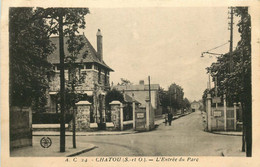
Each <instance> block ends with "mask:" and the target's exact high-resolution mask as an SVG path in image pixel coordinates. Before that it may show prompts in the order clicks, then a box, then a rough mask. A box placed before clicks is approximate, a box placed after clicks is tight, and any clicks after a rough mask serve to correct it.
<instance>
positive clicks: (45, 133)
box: [33, 130, 137, 136]
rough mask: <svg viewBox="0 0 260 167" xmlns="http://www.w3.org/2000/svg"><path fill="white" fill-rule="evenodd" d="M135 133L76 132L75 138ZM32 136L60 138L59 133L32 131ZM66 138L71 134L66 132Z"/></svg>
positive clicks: (128, 131) (129, 131) (126, 131)
mask: <svg viewBox="0 0 260 167" xmlns="http://www.w3.org/2000/svg"><path fill="white" fill-rule="evenodd" d="M133 133H137V131H134V130H125V131H95V132H76V135H77V136H104V135H126V134H133ZM33 136H60V132H59V131H33ZM66 136H72V132H70V131H66Z"/></svg>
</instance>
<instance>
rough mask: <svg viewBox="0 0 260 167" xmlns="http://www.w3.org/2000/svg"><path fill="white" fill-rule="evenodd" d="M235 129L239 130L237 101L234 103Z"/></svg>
mask: <svg viewBox="0 0 260 167" xmlns="http://www.w3.org/2000/svg"><path fill="white" fill-rule="evenodd" d="M234 130H237V103H234Z"/></svg>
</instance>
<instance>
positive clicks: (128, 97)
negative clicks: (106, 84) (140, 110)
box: [124, 94, 141, 104]
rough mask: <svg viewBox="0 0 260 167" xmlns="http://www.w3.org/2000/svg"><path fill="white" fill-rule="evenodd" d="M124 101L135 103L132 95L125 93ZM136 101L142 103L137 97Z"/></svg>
mask: <svg viewBox="0 0 260 167" xmlns="http://www.w3.org/2000/svg"><path fill="white" fill-rule="evenodd" d="M124 101H125V102H126V103H133V98H132V97H131V96H129V95H128V94H124ZM135 103H137V104H141V103H140V102H139V101H137V100H136V99H135Z"/></svg>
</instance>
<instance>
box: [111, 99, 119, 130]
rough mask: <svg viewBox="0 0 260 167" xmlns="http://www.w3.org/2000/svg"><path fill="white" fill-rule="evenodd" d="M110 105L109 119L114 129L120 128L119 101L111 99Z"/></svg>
mask: <svg viewBox="0 0 260 167" xmlns="http://www.w3.org/2000/svg"><path fill="white" fill-rule="evenodd" d="M110 105H111V121H112V122H113V124H114V128H113V129H114V130H120V127H121V124H120V102H119V101H113V102H112V103H110Z"/></svg>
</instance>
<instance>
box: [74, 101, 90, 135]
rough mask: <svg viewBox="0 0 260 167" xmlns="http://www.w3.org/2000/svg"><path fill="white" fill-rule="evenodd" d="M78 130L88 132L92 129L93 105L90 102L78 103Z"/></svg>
mask: <svg viewBox="0 0 260 167" xmlns="http://www.w3.org/2000/svg"><path fill="white" fill-rule="evenodd" d="M76 106H77V114H76V118H75V119H76V130H78V131H86V130H88V129H90V109H91V103H90V102H88V101H79V102H78V103H76Z"/></svg>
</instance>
